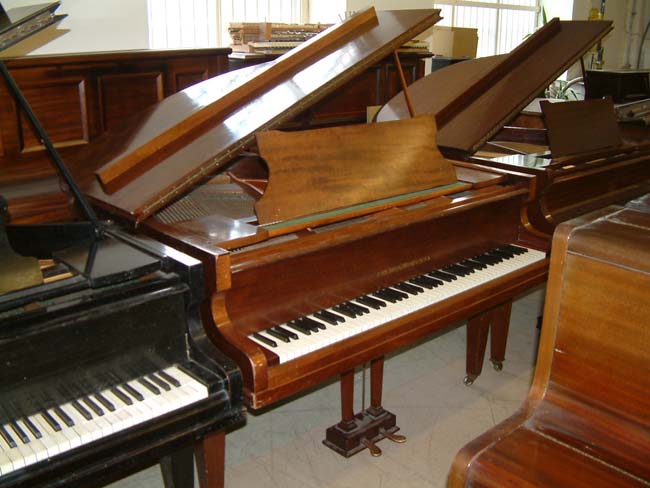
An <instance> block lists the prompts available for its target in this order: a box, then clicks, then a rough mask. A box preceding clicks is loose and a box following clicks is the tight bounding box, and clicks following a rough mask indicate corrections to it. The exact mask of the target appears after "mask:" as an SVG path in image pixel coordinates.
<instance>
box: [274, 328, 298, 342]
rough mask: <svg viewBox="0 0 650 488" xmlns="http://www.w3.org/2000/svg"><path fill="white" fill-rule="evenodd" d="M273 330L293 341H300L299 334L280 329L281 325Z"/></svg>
mask: <svg viewBox="0 0 650 488" xmlns="http://www.w3.org/2000/svg"><path fill="white" fill-rule="evenodd" d="M273 329H274V330H276V331H277V332H279V333H280V334H284V335H285V336H287V337H288V338H289V339H293V340H298V339H299V337H298V334H296V333H295V332H291V331H290V330H287V329H285V328H283V327H280V326H279V325H276V326H275V327H273Z"/></svg>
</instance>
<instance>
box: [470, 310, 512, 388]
mask: <svg viewBox="0 0 650 488" xmlns="http://www.w3.org/2000/svg"><path fill="white" fill-rule="evenodd" d="M511 308H512V302H511V301H508V302H505V303H502V304H501V305H498V306H496V307H494V308H492V309H490V310H486V311H484V312H481V313H480V314H478V315H475V316H473V317H471V318H470V319H469V320H468V321H467V356H466V370H465V379H464V380H463V383H465V384H466V385H467V386H470V385H471V384H472V383H474V380H475V379H476V378H478V377H479V375H480V374H481V372H482V371H483V360H484V359H485V348H486V346H487V338H488V333H490V361H492V365H493V366H494V369H496V370H497V371H501V369H502V368H503V361H504V360H505V353H506V342H507V340H508V327H509V325H510V310H511Z"/></svg>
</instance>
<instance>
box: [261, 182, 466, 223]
mask: <svg viewBox="0 0 650 488" xmlns="http://www.w3.org/2000/svg"><path fill="white" fill-rule="evenodd" d="M465 185H467V183H464V182H462V181H455V182H454V183H450V184H448V185H440V186H435V187H433V188H428V189H426V190H419V191H414V192H411V193H404V194H402V195H397V196H394V197H388V198H382V199H380V200H373V201H371V202H364V203H359V204H357V205H352V206H350V207H345V208H339V209H336V210H328V211H327V212H320V213H317V214H311V215H305V216H304V217H298V218H296V219H291V220H285V221H284V222H277V223H275V224H268V225H264V226H263V227H264V228H265V229H268V230H275V229H282V228H283V227H290V226H294V225H300V224H304V223H307V222H312V221H315V220H322V219H327V218H331V217H337V216H339V215H343V214H346V213H351V212H356V211H359V210H367V209H370V208H372V207H378V206H382V205H385V204H387V203H398V202H400V201H402V200H408V199H410V198H413V197H420V196H425V195H430V194H432V193H438V192H441V191H446V190H453V189H455V188H458V187H462V186H465Z"/></svg>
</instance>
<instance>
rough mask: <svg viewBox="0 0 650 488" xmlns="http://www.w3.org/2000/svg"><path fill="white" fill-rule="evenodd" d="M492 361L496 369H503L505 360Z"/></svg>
mask: <svg viewBox="0 0 650 488" xmlns="http://www.w3.org/2000/svg"><path fill="white" fill-rule="evenodd" d="M491 361H492V367H493V368H494V370H495V371H501V370H502V369H503V361H494V360H491Z"/></svg>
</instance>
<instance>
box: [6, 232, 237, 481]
mask: <svg viewBox="0 0 650 488" xmlns="http://www.w3.org/2000/svg"><path fill="white" fill-rule="evenodd" d="M77 230H78V229H77ZM32 231H33V230H32ZM73 233H74V231H73ZM82 241H83V239H82ZM92 249H95V251H94V252H95V256H94V264H93V266H92V267H91V271H90V272H89V273H87V274H86V275H84V274H83V271H84V269H83V268H86V267H87V266H86V265H85V264H83V263H84V262H85V261H87V257H88V255H89V253H90V250H92ZM53 255H54V256H55V257H57V256H58V257H61V258H64V259H66V260H67V261H68V264H67V265H65V266H66V267H67V268H69V269H73V271H75V272H78V273H79V274H78V275H76V276H75V277H72V278H68V279H64V280H62V281H61V282H58V283H52V284H50V285H42V286H37V287H33V288H31V289H29V292H30V293H31V297H30V296H29V293H27V291H23V292H22V293H20V294H17V293H13V294H8V295H10V297H8V296H4V297H0V298H2V299H4V301H3V302H2V301H0V324H1V325H0V355H1V356H2V358H3V368H0V385H1V386H0V407H2V408H0V424H3V423H6V422H8V421H10V420H11V419H12V418H13V417H14V416H15V415H16V413H15V412H19V413H20V415H30V414H33V413H35V412H38V411H40V410H41V409H42V408H44V407H52V406H54V405H57V404H62V403H64V402H65V401H70V400H72V399H74V398H78V397H79V395H89V396H88V397H87V398H88V399H89V400H90V401H89V402H82V401H80V402H79V406H80V408H81V409H82V410H83V411H84V412H85V413H87V414H90V415H93V413H92V412H94V414H97V412H96V409H100V410H102V411H103V410H106V411H108V410H110V405H107V404H106V403H105V399H103V398H102V397H101V395H97V394H96V393H97V391H98V390H101V389H105V388H108V387H110V386H112V385H113V383H114V382H119V381H120V380H124V379H125V378H126V379H131V378H133V377H134V375H136V374H137V375H142V376H143V377H145V379H146V380H147V381H148V382H149V383H150V384H151V385H152V388H158V389H159V390H162V389H164V388H165V386H167V387H169V384H167V383H165V381H168V380H165V379H164V378H163V379H161V378H159V377H157V376H152V375H151V373H152V372H153V371H155V370H157V369H160V368H163V367H166V366H170V365H172V364H179V365H181V366H182V367H183V368H184V369H185V370H186V371H188V372H189V373H191V374H192V375H193V376H194V377H195V378H198V379H199V380H200V381H201V382H202V383H204V384H205V385H206V386H207V387H208V389H209V391H210V395H209V397H208V398H207V399H204V400H201V401H199V402H197V403H195V404H192V405H190V406H188V407H184V408H182V409H180V410H177V411H175V412H172V413H170V414H167V415H164V416H162V417H160V418H158V419H154V420H151V421H149V422H145V423H144V424H141V425H140V426H136V427H134V428H131V429H127V430H126V431H124V432H123V433H118V434H114V435H112V436H109V437H106V438H104V439H102V440H100V441H96V442H94V443H91V444H87V445H85V446H83V447H81V448H78V449H73V450H71V451H68V452H66V453H64V454H61V455H59V456H55V457H53V458H52V459H50V460H48V461H43V462H40V463H37V464H34V465H31V466H28V467H27V468H23V469H21V470H18V471H15V472H13V473H10V474H8V475H6V476H0V487H1V488H9V487H12V488H13V487H18V486H30V487H39V486H57V487H63V486H65V487H69V486H102V485H104V484H106V483H109V482H112V481H114V480H117V479H119V478H121V477H124V476H126V475H128V474H131V473H133V472H135V471H137V470H139V469H142V468H144V467H146V466H148V465H151V464H154V463H157V462H159V460H161V459H162V458H165V457H166V456H172V455H173V454H174V453H175V452H176V451H178V450H179V449H184V448H186V447H187V446H190V445H192V444H193V443H194V442H196V441H197V440H199V439H200V438H201V437H202V436H204V435H205V434H207V433H209V432H211V431H215V430H222V429H226V428H230V427H233V426H237V425H240V424H242V423H243V410H242V403H241V402H242V384H241V377H240V373H239V370H238V369H237V368H236V366H235V365H234V364H233V363H232V362H231V361H230V360H229V359H227V358H226V357H225V356H223V355H222V354H221V353H220V352H219V351H218V350H216V349H215V348H214V346H213V345H212V343H210V342H209V341H208V340H207V338H206V337H205V334H204V331H203V326H202V323H201V321H200V315H199V305H200V303H201V301H202V299H203V276H202V266H201V263H200V262H199V261H197V260H195V259H193V258H191V257H189V256H187V255H185V254H182V253H180V252H177V251H175V250H174V249H171V248H169V247H167V246H164V245H162V244H160V243H158V242H155V241H153V240H149V239H142V238H136V237H134V236H133V235H131V234H128V233H126V232H124V231H122V230H120V229H118V228H116V227H112V226H106V231H105V233H104V237H103V238H102V239H99V240H92V241H89V242H85V243H82V245H78V246H73V248H72V249H68V250H64V251H57V252H55V253H53ZM75 263H82V264H81V265H79V268H80V269H77V270H74V266H72V265H74V264H75ZM66 281H70V282H72V283H73V285H65V282H66ZM57 284H58V286H54V285H57ZM9 298H14V299H15V300H14V301H13V302H12V301H11V300H10V299H9ZM154 378H155V379H154ZM169 381H171V380H169ZM159 382H160V383H159ZM140 384H142V383H140ZM71 385H72V386H71ZM142 388H143V389H144V386H143V387H142ZM122 391H123V392H124V393H125V394H127V395H128V396H129V397H130V398H131V399H132V400H133V401H137V395H136V394H135V393H133V392H131V393H129V391H128V390H126V391H125V390H122ZM8 399H11V402H10V403H11V405H10V408H9V406H8V405H5V404H6V403H8ZM75 408H76V407H75ZM55 414H56V412H55ZM54 420H55V421H56V422H57V423H58V424H60V425H64V424H65V423H66V419H65V418H63V417H55V418H54ZM8 434H9V435H10V436H12V437H13V438H14V439H16V438H18V435H17V434H16V433H15V432H14V431H9V432H8ZM165 466H166V468H165V469H166V470H167V471H168V468H169V466H173V463H172V465H170V464H169V463H166V465H165ZM166 476H170V473H169V472H167V473H166ZM172 478H173V476H172ZM172 478H169V479H170V480H171V479H172Z"/></svg>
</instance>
